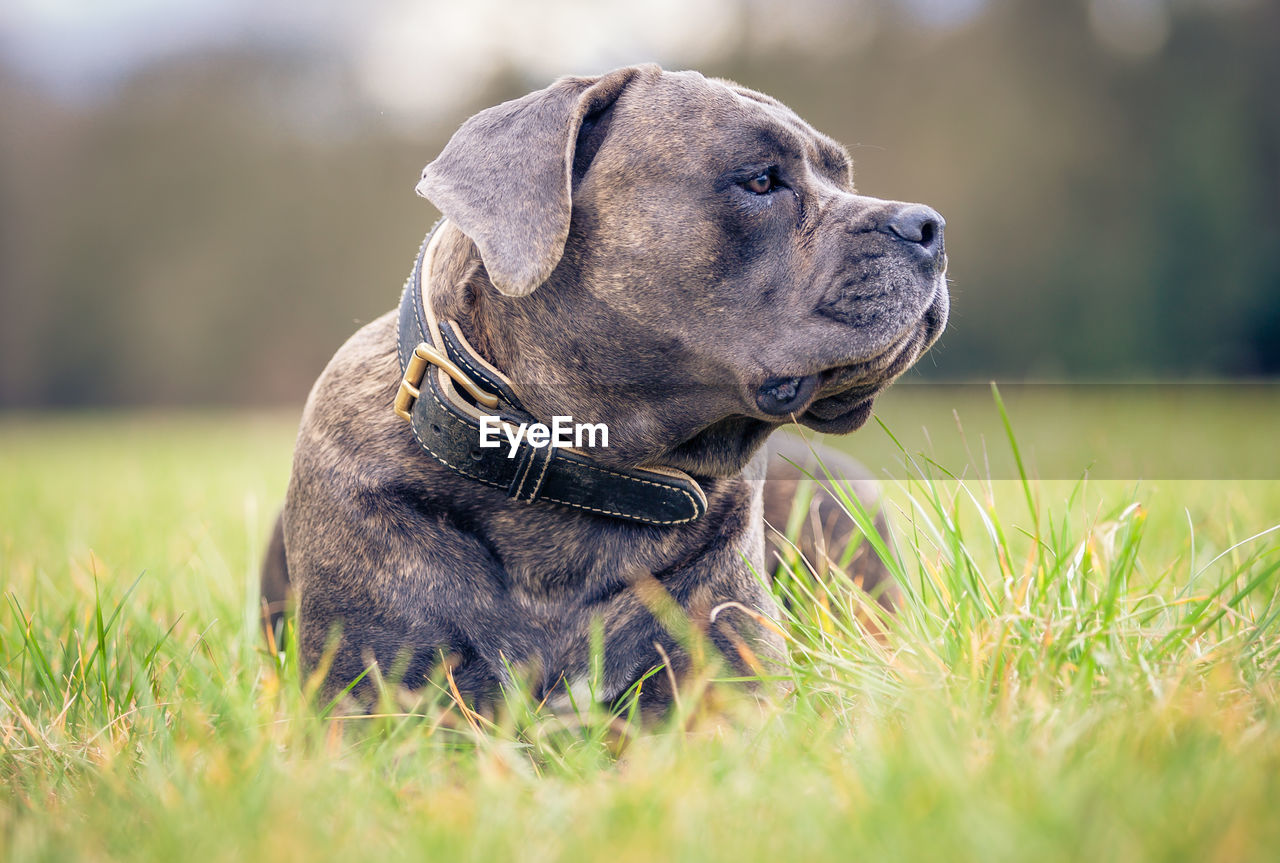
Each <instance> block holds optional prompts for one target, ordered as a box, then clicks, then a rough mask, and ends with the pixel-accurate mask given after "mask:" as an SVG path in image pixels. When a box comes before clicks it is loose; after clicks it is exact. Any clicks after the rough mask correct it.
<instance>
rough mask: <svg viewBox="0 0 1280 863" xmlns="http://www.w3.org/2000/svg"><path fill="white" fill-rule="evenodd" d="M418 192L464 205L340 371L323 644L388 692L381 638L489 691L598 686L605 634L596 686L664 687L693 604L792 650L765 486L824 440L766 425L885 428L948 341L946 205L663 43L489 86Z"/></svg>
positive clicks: (745, 653)
mask: <svg viewBox="0 0 1280 863" xmlns="http://www.w3.org/2000/svg"><path fill="white" fill-rule="evenodd" d="M417 192H418V194H420V195H422V196H423V197H425V198H428V199H429V200H430V201H431V202H432V203H433V204H435V206H436V207H437V208H438V209H439V210H440V212H441V213H442V215H443V218H442V220H441V221H440V222H439V223H438V224H437V226H436V227H435V228H434V229H433V230H432V232H431V234H429V235H428V239H427V241H426V242H424V244H423V248H422V249H421V250H420V252H419V255H418V257H417V259H416V260H415V262H414V266H413V269H412V273H411V275H410V277H409V280H408V283H407V284H406V287H405V291H404V294H403V296H402V301H401V304H400V307H399V309H398V310H396V311H392V312H390V313H388V314H387V315H385V316H383V317H381V318H379V319H377V320H375V321H373V322H372V323H370V324H368V325H367V326H365V327H364V328H363V329H361V330H360V331H358V332H357V333H356V334H355V335H354V336H352V338H351V339H350V340H349V341H348V342H347V343H346V344H345V345H343V347H342V348H341V349H340V350H339V351H338V352H337V354H336V355H335V356H334V357H333V359H332V361H331V362H330V363H329V365H328V367H327V368H326V369H325V370H324V372H323V374H322V375H321V376H320V378H319V380H318V381H317V382H316V384H315V387H314V389H313V390H312V391H311V394H310V397H309V398H308V400H307V403H306V407H305V409H304V413H303V418H302V422H301V427H300V429H299V433H298V439H297V448H296V451H295V455H294V462H293V471H292V476H291V479H290V483H289V489H288V493H287V498H286V502H285V505H284V508H283V511H282V513H281V516H280V518H279V521H278V523H277V526H276V530H275V534H274V536H273V538H272V541H271V543H270V548H269V552H268V556H267V561H266V564H265V566H264V574H263V598H264V602H265V603H266V607H267V608H268V609H269V610H271V611H276V612H278V611H279V609H280V608H281V607H282V604H283V602H284V600H285V599H286V596H289V595H292V596H295V597H296V619H297V627H298V629H297V633H298V645H299V651H300V658H301V661H302V666H303V668H304V669H308V670H313V669H317V668H320V669H321V671H322V672H323V674H324V680H325V686H326V689H327V691H328V692H330V693H341V692H343V691H344V690H345V691H349V692H350V694H351V695H353V696H354V697H356V698H357V699H360V698H363V699H364V703H365V704H367V703H368V699H369V698H370V697H371V696H370V694H369V693H370V687H369V685H368V684H369V680H370V678H369V677H368V676H365V677H362V675H364V674H365V672H366V669H367V668H369V667H370V665H371V664H373V663H376V664H377V666H378V668H379V669H380V670H381V672H382V673H384V674H390V673H391V672H392V671H393V670H394V676H395V677H396V678H397V679H398V680H399V681H400V683H401V684H402V685H403V686H406V687H408V688H410V689H413V688H416V687H421V686H423V685H424V684H425V683H426V682H427V681H428V680H429V679H430V678H431V675H432V674H433V673H436V672H437V671H438V670H439V669H440V668H441V666H442V664H443V667H444V668H445V669H446V670H447V673H448V677H449V681H450V685H451V686H453V687H455V688H456V691H457V694H459V695H460V696H462V697H463V698H465V699H466V700H468V702H470V703H471V704H473V705H484V704H492V703H494V699H495V698H496V697H497V696H498V695H499V693H500V692H501V690H502V688H503V687H504V686H507V685H510V684H512V683H515V682H517V678H518V679H519V680H520V681H522V682H523V684H524V685H527V686H529V687H531V689H532V693H533V695H534V696H535V697H537V698H554V697H556V696H557V695H564V694H566V693H576V694H578V695H581V694H582V693H583V692H584V691H585V690H583V689H582V686H584V685H585V684H584V682H586V681H587V679H588V675H589V665H590V663H591V662H592V659H591V657H592V655H593V648H592V644H593V639H597V640H598V641H597V643H598V645H599V647H600V648H602V649H598V650H597V654H596V655H598V657H599V666H598V672H596V674H595V678H594V679H593V680H592V681H590V683H591V686H590V697H592V698H594V699H596V700H597V701H600V702H603V703H606V704H607V703H609V702H611V701H614V700H616V699H619V698H620V697H622V696H623V694H624V693H628V692H634V688H635V687H636V685H637V683H638V682H640V681H641V679H642V678H646V679H644V680H643V682H642V684H641V685H640V686H639V696H638V698H639V701H640V704H641V706H642V707H643V708H644V709H646V710H658V711H660V710H661V709H662V708H663V706H664V705H666V704H667V703H668V702H669V700H670V699H671V698H672V693H673V690H672V687H673V686H676V685H678V683H677V681H678V680H679V679H680V678H681V676H682V675H684V674H687V673H688V671H689V668H690V665H691V657H690V652H689V650H688V649H687V648H688V639H687V637H682V636H681V635H680V633H679V632H678V630H680V628H681V627H680V626H678V625H673V624H672V612H673V611H674V612H675V614H676V616H677V617H679V618H680V619H681V620H683V621H684V624H683V625H684V626H685V627H686V628H688V629H690V630H691V631H696V632H698V633H701V636H702V637H703V638H704V643H709V644H711V645H714V647H715V648H717V649H718V650H719V651H720V653H721V654H722V655H723V657H724V658H725V661H726V662H728V663H729V665H730V666H732V667H733V668H735V669H736V670H738V671H740V672H743V673H751V672H753V671H755V672H758V671H759V670H760V669H761V668H762V667H765V666H767V665H768V663H770V662H773V661H777V660H778V659H780V658H781V657H782V656H783V655H784V649H783V644H782V639H781V637H780V635H779V634H778V630H777V629H776V628H775V627H773V626H771V625H770V624H769V620H770V619H771V618H775V617H776V616H777V613H778V609H777V608H776V606H775V600H774V598H773V596H772V594H771V591H770V588H769V586H768V584H767V582H766V581H765V580H764V579H763V578H762V575H763V574H764V573H765V572H766V569H765V565H766V558H765V549H766V531H765V519H764V513H765V512H766V511H767V512H768V513H769V514H770V517H771V521H772V522H773V524H774V526H775V527H777V528H781V527H782V525H781V524H779V523H778V521H779V520H780V519H781V520H782V521H783V523H784V524H785V517H786V512H787V511H788V509H789V507H790V505H791V497H792V495H793V494H794V493H795V491H796V488H797V486H798V485H799V483H800V480H801V479H802V476H803V471H802V466H803V465H801V464H798V463H797V458H798V457H799V458H804V457H806V455H807V453H806V450H805V449H804V448H803V447H801V448H797V446H796V445H795V444H794V443H792V444H789V445H787V447H784V448H783V451H782V452H779V451H778V450H777V449H776V448H775V449H774V450H770V449H769V448H768V447H766V439H767V438H768V437H769V436H770V434H771V433H772V432H774V431H775V430H776V429H778V428H779V427H781V426H783V425H785V424H788V423H792V422H795V423H798V424H799V425H801V426H805V427H807V428H809V429H812V430H813V431H816V432H822V433H832V434H844V433H847V432H851V431H853V430H854V429H857V428H858V427H860V426H862V425H863V424H864V423H865V422H866V421H867V419H868V417H869V416H870V414H871V410H872V403H873V400H874V399H875V397H876V396H877V395H878V394H879V393H880V392H881V391H882V390H883V389H884V388H885V387H886V386H888V385H889V384H890V382H891V381H893V380H894V379H895V378H896V377H898V376H899V375H900V374H902V373H903V372H904V371H906V370H907V368H909V367H910V366H911V365H912V364H913V363H914V362H915V361H916V360H917V358H919V356H920V355H921V354H922V353H923V352H924V351H925V350H927V349H928V348H929V347H930V346H931V345H932V344H933V343H934V342H935V341H936V340H937V339H938V337H939V335H940V333H941V332H942V330H943V328H944V327H945V325H946V321H947V314H948V295H947V287H946V280H945V275H944V274H945V269H946V254H945V249H944V239H943V229H944V222H943V219H942V217H941V216H940V215H938V213H937V212H935V211H934V210H932V209H931V208H929V207H927V206H923V205H920V204H906V203H900V202H894V201H886V200H880V199H876V198H871V197H866V196H862V195H859V194H858V193H857V192H855V191H854V186H853V182H852V169H851V164H850V160H849V156H848V154H847V152H846V151H845V149H844V148H842V147H841V146H840V145H839V144H837V143H836V142H834V141H833V140H831V139H830V138H828V137H826V136H824V135H822V134H820V133H819V132H817V131H815V130H814V129H813V128H811V127H810V126H809V125H808V124H806V123H805V122H804V121H803V120H801V119H800V118H799V117H798V116H796V115H795V114H794V113H793V112H792V111H791V110H789V109H788V108H786V107H785V106H784V105H782V104H781V103H780V102H778V101H776V100H774V99H772V98H770V97H768V96H765V95H763V94H761V93H757V92H755V91H752V90H749V89H747V88H745V87H741V86H739V85H737V84H734V83H732V82H729V81H724V80H718V79H709V78H706V77H704V76H702V75H701V74H698V73H696V72H667V71H664V70H662V69H660V68H659V67H657V66H654V65H642V66H634V67H627V68H622V69H617V70H615V71H612V72H609V73H607V74H604V75H601V76H598V77H566V78H562V79H560V80H558V81H556V82H555V83H553V84H552V85H551V86H549V87H547V88H546V89H544V90H540V91H537V92H534V93H531V94H529V95H527V96H524V97H523V98H520V99H516V100H514V101H510V102H506V103H504V104H501V105H498V106H496V107H493V108H490V109H487V110H484V111H481V112H480V113H479V114H477V115H475V116H474V117H472V118H470V119H469V120H467V121H466V122H465V123H463V125H462V126H461V127H460V128H459V129H458V131H457V132H456V133H455V134H454V135H453V137H452V139H451V140H450V141H449V142H448V144H447V145H446V146H445V148H444V150H443V151H442V152H441V153H440V154H439V156H438V157H437V158H436V159H435V160H434V161H432V162H431V163H430V164H428V165H427V167H426V168H425V169H424V170H423V172H422V176H421V181H420V182H419V183H418V185H417ZM570 421H572V424H571V423H570ZM575 429H576V430H577V432H582V431H583V430H584V429H586V430H587V431H588V433H589V434H590V436H591V437H590V439H589V440H587V441H585V442H584V441H583V440H582V436H581V434H579V435H578V436H577V437H571V435H570V432H571V431H572V430H575ZM549 437H555V438H556V440H554V441H551V443H552V444H553V445H547V444H546V443H545V441H546V440H548V438H549ZM605 438H607V445H602V441H603V440H604V439H605ZM495 442H496V443H495ZM539 443H541V444H542V445H539ZM788 447H789V448H788ZM787 456H790V457H787ZM823 458H824V461H827V462H828V467H832V466H833V465H834V466H835V467H833V468H832V470H833V473H836V474H844V475H845V476H846V477H847V476H849V475H850V474H851V473H852V472H855V471H858V470H859V469H858V468H857V467H856V466H852V465H849V464H848V463H847V461H846V460H843V459H841V458H840V457H839V456H837V455H835V454H826V455H824V456H823ZM766 477H768V479H769V480H771V481H769V482H766V481H765V480H766ZM868 488H869V492H868V493H870V494H874V486H873V485H871V486H869V487H868ZM815 500H816V504H815V506H817V507H818V510H819V513H818V514H819V516H820V518H818V519H814V520H812V522H823V523H825V524H826V525H827V527H833V529H834V532H835V534H838V535H840V536H846V537H847V536H848V535H850V534H852V533H853V532H854V530H855V529H854V528H853V526H852V522H851V520H850V519H849V518H848V516H847V515H845V514H844V513H843V512H841V511H840V510H839V508H838V507H837V506H836V505H835V501H834V499H833V498H832V496H831V495H830V493H829V492H828V491H827V490H825V489H823V488H819V490H818V494H817V497H816V499H815ZM878 526H879V527H880V529H881V530H882V531H883V529H884V525H883V521H880V522H879V523H878ZM822 529H824V528H815V527H814V526H813V524H812V523H811V521H810V520H807V519H806V529H805V535H804V537H803V538H802V543H801V545H802V549H801V550H802V551H805V552H807V553H808V554H809V555H810V556H815V555H817V554H819V553H820V552H821V548H820V546H822V545H823V543H822V541H821V538H820V537H819V536H817V535H816V534H817V533H819V532H821V530H822ZM828 539H830V537H828ZM774 542H775V543H776V542H778V540H777V537H776V536H775V537H774ZM864 569H865V573H864V574H865V575H866V578H865V579H864V582H867V581H870V582H876V581H879V582H880V585H879V587H880V589H881V591H882V601H885V602H887V601H889V600H888V599H887V598H886V597H888V596H889V595H891V593H892V586H891V585H889V584H887V583H884V571H883V566H882V565H881V564H880V562H879V561H878V560H877V559H875V558H874V555H871V556H870V559H869V561H868V562H867V563H866V565H865V567H864ZM593 633H595V634H594V635H593ZM686 635H687V633H686ZM658 666H665V668H666V673H663V674H651V672H652V671H653V670H654V669H655V668H656V667H658Z"/></svg>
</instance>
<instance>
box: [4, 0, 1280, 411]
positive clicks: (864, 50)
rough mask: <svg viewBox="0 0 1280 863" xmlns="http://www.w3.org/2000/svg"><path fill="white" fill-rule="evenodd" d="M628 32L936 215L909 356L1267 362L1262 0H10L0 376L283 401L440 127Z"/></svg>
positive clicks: (1270, 193) (1003, 373)
mask: <svg viewBox="0 0 1280 863" xmlns="http://www.w3.org/2000/svg"><path fill="white" fill-rule="evenodd" d="M643 60H654V61H658V62H660V63H662V64H663V65H664V66H666V67H667V68H672V69H679V68H697V69H699V70H702V71H703V72H705V73H707V74H708V75H718V76H725V77H729V78H732V79H735V80H737V81H739V82H741V83H743V84H745V85H747V86H750V87H753V88H756V89H760V90H763V91H765V92H767V93H770V94H771V95H774V96H776V97H778V98H779V99H781V100H783V101H784V102H786V103H788V104H789V105H791V106H792V107H793V108H795V110H796V111H797V112H798V113H799V114H800V115H801V116H803V117H805V118H806V119H807V120H809V121H810V122H811V123H812V124H813V125H814V126H816V127H817V128H819V129H821V130H823V131H825V132H827V133H829V134H830V135H832V136H834V137H835V138H837V139H838V140H840V141H842V142H844V143H846V144H847V145H848V146H849V148H850V150H851V152H852V154H853V157H854V160H855V170H856V179H857V182H858V186H859V189H860V191H862V192H864V193H867V194H872V195H876V196H881V197H888V198H895V199H903V200H917V201H924V202H927V203H929V204H931V205H933V206H935V207H936V208H937V209H939V210H940V211H941V212H942V213H943V214H944V215H945V216H946V218H947V223H948V228H947V231H948V239H947V242H948V249H949V252H950V257H951V270H950V275H951V280H952V291H953V319H952V321H953V322H952V324H951V327H950V329H949V331H948V332H947V334H946V335H945V336H944V339H943V341H942V342H941V344H940V345H939V346H938V347H937V348H935V349H934V351H933V352H932V353H931V354H930V355H929V356H928V357H927V358H926V359H925V361H924V362H922V363H921V366H920V368H919V369H918V370H917V371H916V372H913V375H914V376H915V377H916V378H918V379H925V380H935V381H938V380H959V381H978V380H986V379H988V378H990V377H998V378H1000V379H1001V380H1013V381H1017V380H1025V381H1046V380H1048V381H1053V380H1064V381H1081V380H1087V381H1111V382H1119V381H1132V380H1143V381H1186V380H1221V379H1237V380H1238V379H1254V380H1256V379H1261V378H1269V377H1274V376H1276V375H1277V374H1280V3H1276V2H1268V0H1253V2H1249V0H1063V2H1054V3H1046V2H1032V0H896V2H889V0H885V2H835V0H649V2H645V3H633V2H613V0H609V2H598V0H542V2H537V3H534V2H503V0H460V2H438V0H430V2H402V0H372V2H364V3H360V4H347V3H341V4H340V3H336V2H307V3H302V2H280V3H260V2H255V0H182V2H176V0H168V2H167V0H100V2H88V0H5V3H4V4H3V6H0V406H4V407H43V406H58V407H69V406H84V405H195V404H202V405H205V404H214V405H282V406H285V407H297V406H300V405H301V403H302V401H303V399H304V398H305V396H306V392H307V390H308V388H309V387H310V385H311V382H312V381H313V380H314V378H315V376H316V375H317V373H318V372H319V371H320V369H321V368H322V367H323V365H324V363H325V362H326V361H327V359H328V358H329V356H330V355H331V354H332V353H333V351H334V350H335V349H336V348H337V347H338V345H339V344H340V343H341V342H342V341H343V340H344V339H345V338H346V337H347V336H348V335H349V334H350V333H351V332H352V331H353V330H354V329H355V327H356V325H357V324H359V323H361V322H364V321H368V320H370V319H372V318H374V317H376V316H377V315H379V314H380V313H381V312H383V311H385V310H387V309H389V308H391V307H392V305H393V304H394V303H395V301H396V299H397V297H398V294H399V290H400V287H401V284H402V281H403V279H404V276H405V274H406V273H407V271H408V268H409V265H410V262H411V258H412V256H413V254H414V252H415V251H416V249H417V245H418V242H419V240H420V239H421V237H422V235H423V234H424V232H425V231H426V230H427V228H428V227H429V226H430V225H431V224H432V222H433V220H434V219H435V216H436V214H435V212H434V211H433V210H432V209H431V207H430V206H429V205H428V204H427V203H426V202H425V201H423V200H421V199H419V198H417V197H416V196H415V195H414V193H413V186H414V184H415V182H416V180H417V177H418V174H419V172H420V170H421V168H422V166H423V165H424V164H425V163H426V162H428V161H430V160H431V159H432V158H433V157H434V156H435V154H436V153H437V152H438V151H439V149H440V147H441V146H442V145H443V144H444V142H445V141H446V140H447V138H448V136H449V135H450V134H451V133H452V131H453V130H454V129H455V128H456V127H457V126H458V124H459V123H460V122H461V121H462V120H464V119H465V118H466V117H467V116H469V115H470V114H471V113H473V112H474V111H476V110H478V109H480V108H482V107H485V106H488V105H491V104H494V103H496V102H499V101H502V100H505V99H508V98H513V97H515V96H518V95H521V94H523V93H525V92H528V91H529V90H532V89H536V88H539V87H543V86H545V85H546V84H547V83H549V82H550V81H551V80H552V79H554V78H555V77H557V76H559V75H561V74H565V73H595V72H600V71H604V70H606V69H609V68H612V67H614V66H617V65H622V64H625V63H630V62H636V61H643ZM1266 389H1267V390H1269V391H1270V392H1272V393H1274V392H1275V390H1273V389H1271V388H1270V387H1268V388H1266Z"/></svg>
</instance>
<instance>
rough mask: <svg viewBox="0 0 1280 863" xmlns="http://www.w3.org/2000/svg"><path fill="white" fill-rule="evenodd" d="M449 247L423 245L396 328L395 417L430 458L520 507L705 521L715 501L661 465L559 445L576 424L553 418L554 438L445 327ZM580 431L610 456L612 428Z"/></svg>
mask: <svg viewBox="0 0 1280 863" xmlns="http://www.w3.org/2000/svg"><path fill="white" fill-rule="evenodd" d="M438 230H439V228H437V231H438ZM442 239H443V237H442V235H441V234H439V233H436V232H433V233H432V234H431V235H428V238H427V240H426V241H425V242H424V244H423V247H422V250H421V251H420V252H419V254H418V259H417V261H415V263H414V267H413V271H412V272H411V273H410V276H409V280H408V282H407V283H406V285H405V290H404V294H403V295H402V297H401V300H400V309H399V312H398V323H397V337H396V342H397V345H396V350H397V354H398V356H399V360H400V374H401V378H402V379H401V383H400V387H399V389H398V391H397V394H396V397H395V405H394V408H395V413H396V414H397V415H398V416H400V417H401V418H402V419H404V420H406V421H407V422H408V423H409V425H410V427H411V429H412V431H413V436H414V438H415V439H416V440H417V442H418V444H419V445H420V446H421V447H422V448H423V450H425V451H426V452H427V453H429V454H430V455H431V456H432V457H433V458H434V459H435V460H436V461H437V462H439V463H440V464H441V465H443V466H445V467H447V468H449V469H450V470H452V471H453V472H454V473H457V474H460V475H462V476H465V477H468V478H470V479H472V480H475V481H477V482H479V483H481V484H483V485H487V486H490V487H494V488H499V489H505V490H506V492H507V496H508V497H509V498H511V499H513V500H517V501H523V502H526V503H534V502H536V501H541V500H545V501H548V502H550V503H556V504H560V505H562V506H565V507H571V508H575V509H579V510H583V511H587V512H591V513H595V514H598V515H608V516H614V517H616V518H619V519H623V520H626V521H634V522H640V523H643V524H649V525H655V526H671V525H679V524H687V523H689V522H691V521H696V520H697V519H699V518H701V517H702V515H703V514H704V513H705V512H706V509H707V497H706V495H705V493H704V492H703V490H702V488H701V487H700V486H699V485H698V483H697V482H696V481H695V480H694V479H693V478H692V477H690V476H689V475H688V474H685V473H683V472H681V471H678V470H672V469H670V468H664V467H658V466H652V465H646V466H644V467H632V468H613V467H609V466H606V465H602V464H600V463H598V462H597V461H596V460H595V459H594V458H593V457H592V455H591V454H590V453H589V452H587V451H583V450H582V449H581V448H580V447H581V446H582V445H583V444H582V442H581V441H580V440H579V441H578V442H576V443H574V442H570V443H564V442H559V441H560V440H561V437H562V435H563V434H564V433H565V432H567V431H569V429H568V428H567V427H564V426H562V425H561V423H562V421H565V420H568V421H569V424H572V417H567V416H560V415H558V416H556V417H554V419H555V423H554V429H555V430H554V432H552V431H551V430H550V428H549V427H548V425H546V424H545V423H538V422H537V421H536V420H535V418H534V416H533V415H531V414H530V413H529V411H528V409H527V408H526V407H525V405H524V404H523V403H522V401H521V399H520V396H519V395H518V394H517V393H516V391H515V389H514V387H513V386H512V384H511V381H510V380H509V379H508V378H507V377H506V376H505V375H504V374H503V373H502V372H501V371H500V370H498V369H497V368H496V367H495V366H494V365H493V364H492V363H490V362H489V361H488V360H486V359H485V358H484V357H483V356H481V355H480V354H479V353H477V352H476V350H475V348H474V347H473V346H472V345H471V344H469V343H468V340H467V339H466V337H465V335H464V334H463V333H462V332H461V328H460V326H459V324H458V323H457V322H456V321H454V320H443V321H442V320H440V314H441V313H442V311H448V310H449V301H448V299H447V298H446V299H445V300H444V301H443V302H441V303H439V304H438V303H437V301H436V300H435V299H434V298H433V295H432V274H433V273H435V272H436V268H435V264H434V262H435V256H436V254H437V253H438V252H439V251H440V249H439V244H440V242H441V240H442ZM455 284H456V283H455ZM531 429H532V430H531ZM575 429H576V433H577V435H578V436H582V435H584V434H587V435H588V436H589V440H590V441H591V443H588V444H587V446H588V447H595V446H597V444H596V443H595V441H596V440H597V435H599V439H600V440H601V441H602V443H601V444H599V445H600V446H603V447H606V448H607V447H608V435H609V431H608V429H607V427H604V426H590V427H587V426H581V425H579V426H576V427H575ZM526 431H528V433H529V436H528V438H525V437H524V434H525V432H526ZM495 432H500V433H502V435H504V436H505V437H506V438H507V439H508V442H509V443H510V449H509V451H508V452H507V453H506V454H505V455H504V454H503V453H501V452H494V450H495V449H499V448H501V441H500V440H495V436H494V433H495ZM535 435H536V437H535ZM575 440H576V439H575Z"/></svg>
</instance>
